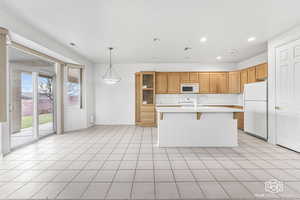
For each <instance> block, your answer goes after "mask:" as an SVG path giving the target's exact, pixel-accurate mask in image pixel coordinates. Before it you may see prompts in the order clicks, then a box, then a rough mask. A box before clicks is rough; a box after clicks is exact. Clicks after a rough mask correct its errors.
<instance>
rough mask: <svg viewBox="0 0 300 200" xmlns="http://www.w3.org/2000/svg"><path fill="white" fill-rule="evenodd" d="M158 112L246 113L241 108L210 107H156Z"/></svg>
mask: <svg viewBox="0 0 300 200" xmlns="http://www.w3.org/2000/svg"><path fill="white" fill-rule="evenodd" d="M156 111H157V112H160V113H195V112H201V113H208V112H210V113H231V112H232V113H235V112H244V110H243V109H239V108H228V107H210V106H198V107H197V108H195V107H156Z"/></svg>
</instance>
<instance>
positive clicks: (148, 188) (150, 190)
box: [131, 183, 155, 199]
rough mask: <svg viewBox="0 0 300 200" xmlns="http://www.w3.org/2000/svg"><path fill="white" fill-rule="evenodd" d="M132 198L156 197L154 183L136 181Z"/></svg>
mask: <svg viewBox="0 0 300 200" xmlns="http://www.w3.org/2000/svg"><path fill="white" fill-rule="evenodd" d="M131 197H132V199H154V197H155V195H154V183H134V184H133V188H132V196H131Z"/></svg>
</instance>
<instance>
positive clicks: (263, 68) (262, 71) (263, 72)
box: [255, 63, 268, 80]
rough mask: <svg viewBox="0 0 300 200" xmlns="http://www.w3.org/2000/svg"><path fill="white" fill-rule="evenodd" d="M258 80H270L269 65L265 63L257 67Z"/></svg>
mask: <svg viewBox="0 0 300 200" xmlns="http://www.w3.org/2000/svg"><path fill="white" fill-rule="evenodd" d="M255 73H256V80H264V79H266V78H268V63H263V64H260V65H257V66H256V69H255Z"/></svg>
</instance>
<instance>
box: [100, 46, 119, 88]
mask: <svg viewBox="0 0 300 200" xmlns="http://www.w3.org/2000/svg"><path fill="white" fill-rule="evenodd" d="M108 49H109V67H108V69H107V71H106V72H105V74H104V76H103V77H102V78H103V81H104V83H106V84H108V85H114V84H116V83H118V82H120V81H121V78H120V77H119V76H118V74H117V73H116V72H114V70H113V68H112V63H111V51H112V50H113V49H114V48H112V47H109V48H108Z"/></svg>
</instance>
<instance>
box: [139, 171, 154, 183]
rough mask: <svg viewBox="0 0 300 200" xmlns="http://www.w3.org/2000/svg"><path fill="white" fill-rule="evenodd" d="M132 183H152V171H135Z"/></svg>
mask: <svg viewBox="0 0 300 200" xmlns="http://www.w3.org/2000/svg"><path fill="white" fill-rule="evenodd" d="M135 173H136V174H135V177H134V181H135V182H153V181H154V174H153V170H136V172H135Z"/></svg>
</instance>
